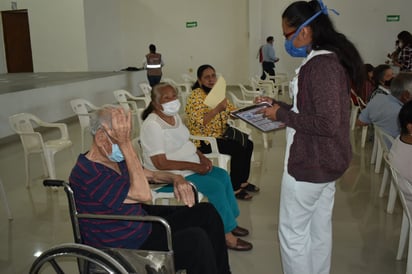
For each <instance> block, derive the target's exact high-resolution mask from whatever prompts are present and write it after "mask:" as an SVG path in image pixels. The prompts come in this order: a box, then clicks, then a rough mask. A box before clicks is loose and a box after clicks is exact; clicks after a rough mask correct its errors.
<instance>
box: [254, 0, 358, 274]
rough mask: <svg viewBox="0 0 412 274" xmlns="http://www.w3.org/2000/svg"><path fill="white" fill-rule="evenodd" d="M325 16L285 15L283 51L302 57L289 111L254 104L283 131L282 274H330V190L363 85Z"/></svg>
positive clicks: (300, 9)
mask: <svg viewBox="0 0 412 274" xmlns="http://www.w3.org/2000/svg"><path fill="white" fill-rule="evenodd" d="M328 11H329V9H327V8H326V6H325V5H324V4H323V3H322V2H321V1H316V0H314V1H309V2H306V1H298V2H294V3H292V4H290V5H289V6H288V7H287V8H286V10H285V11H284V12H283V14H282V28H283V33H284V36H285V38H286V41H285V48H286V51H287V52H288V53H289V54H290V55H291V56H292V57H306V58H305V59H304V60H303V62H302V64H301V66H300V67H299V68H298V69H297V70H296V71H297V75H296V76H295V77H294V79H293V80H292V85H291V86H290V87H291V89H292V93H293V96H294V98H293V105H287V104H285V103H282V102H278V101H275V100H273V99H271V98H268V97H264V98H258V99H257V100H256V101H257V102H259V101H268V102H270V103H271V104H272V105H273V106H272V107H268V108H266V109H264V110H263V111H262V114H263V115H264V116H265V117H268V118H270V119H272V120H278V121H282V122H283V123H285V124H286V126H287V129H286V138H287V144H286V153H285V165H284V166H285V168H284V173H283V178H282V189H281V196H280V209H279V231H278V233H279V242H280V251H281V258H282V266H283V272H284V273H286V274H290V273H296V274H297V273H299V274H301V273H305V274H314V273H316V274H319V273H323V274H324V273H329V271H330V261H331V250H332V211H333V203H334V195H335V182H336V180H337V179H338V178H339V177H340V176H342V174H343V173H344V172H345V170H346V169H347V168H348V166H349V163H350V161H351V158H352V154H351V144H350V140H349V130H350V129H349V117H350V113H349V112H350V88H351V86H355V87H362V85H363V83H362V82H363V81H362V80H363V79H364V73H363V61H362V59H361V57H360V55H359V52H358V51H357V50H356V48H355V47H354V45H353V44H352V43H351V42H350V41H349V40H348V39H347V38H346V37H345V36H344V35H343V34H341V33H338V32H337V31H336V30H335V29H334V27H333V24H332V22H331V20H330V19H329V16H328Z"/></svg>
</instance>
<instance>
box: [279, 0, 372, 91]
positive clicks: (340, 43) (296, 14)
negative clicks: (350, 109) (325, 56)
mask: <svg viewBox="0 0 412 274" xmlns="http://www.w3.org/2000/svg"><path fill="white" fill-rule="evenodd" d="M320 10H321V7H320V5H319V2H318V1H317V0H312V1H309V2H306V1H297V2H294V3H292V4H291V5H289V6H288V7H287V8H286V10H285V11H284V12H283V14H282V19H285V21H286V23H287V24H288V26H290V27H295V28H298V27H299V26H301V25H302V24H303V23H304V22H305V21H306V20H307V19H309V18H310V17H312V16H313V15H314V14H315V13H317V12H319V11H320ZM308 26H310V27H311V29H312V49H314V50H329V51H332V52H334V53H336V55H337V57H338V58H339V62H340V63H341V64H342V66H343V67H344V68H345V70H346V71H347V73H348V75H349V77H350V80H351V83H350V84H351V85H352V86H353V87H354V88H355V90H359V89H360V88H361V87H362V86H363V82H364V78H365V77H364V75H365V73H364V67H363V61H362V58H361V56H360V54H359V52H358V50H357V49H356V48H355V46H354V45H353V44H352V42H350V41H349V40H348V39H347V38H346V36H345V35H343V34H342V33H339V32H337V31H336V30H335V28H334V26H333V23H332V21H331V20H330V18H329V16H328V15H327V14H324V13H321V14H320V15H319V16H317V17H316V18H315V19H314V20H313V21H312V22H310V23H309V24H308Z"/></svg>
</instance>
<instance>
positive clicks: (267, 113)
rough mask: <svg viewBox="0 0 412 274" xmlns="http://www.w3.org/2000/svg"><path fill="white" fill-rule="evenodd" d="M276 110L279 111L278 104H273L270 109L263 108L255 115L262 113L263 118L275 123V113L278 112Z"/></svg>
mask: <svg viewBox="0 0 412 274" xmlns="http://www.w3.org/2000/svg"><path fill="white" fill-rule="evenodd" d="M278 109H280V106H279V105H278V104H274V105H273V106H271V107H266V108H263V109H261V110H259V111H257V113H262V115H263V117H266V118H268V119H270V120H272V121H276V120H277V116H276V113H277V112H278Z"/></svg>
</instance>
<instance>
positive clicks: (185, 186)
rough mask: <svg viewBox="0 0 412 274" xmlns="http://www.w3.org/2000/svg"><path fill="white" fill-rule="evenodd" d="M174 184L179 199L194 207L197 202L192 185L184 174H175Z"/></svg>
mask: <svg viewBox="0 0 412 274" xmlns="http://www.w3.org/2000/svg"><path fill="white" fill-rule="evenodd" d="M173 186H174V187H173V190H174V194H175V197H176V199H177V200H178V201H182V202H183V203H184V204H185V205H187V206H188V207H192V206H193V205H194V204H195V196H194V193H193V189H192V186H191V185H190V184H189V183H188V182H187V181H186V180H185V179H184V178H183V177H182V176H180V175H176V176H175V178H174V180H173Z"/></svg>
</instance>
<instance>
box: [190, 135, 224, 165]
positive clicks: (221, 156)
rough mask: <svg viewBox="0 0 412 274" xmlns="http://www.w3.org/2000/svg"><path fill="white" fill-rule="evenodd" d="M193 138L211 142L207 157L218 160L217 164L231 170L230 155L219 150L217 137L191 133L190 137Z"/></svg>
mask: <svg viewBox="0 0 412 274" xmlns="http://www.w3.org/2000/svg"><path fill="white" fill-rule="evenodd" d="M189 138H190V139H191V140H193V141H194V140H198V141H206V142H209V143H210V148H211V152H210V153H207V154H205V156H206V157H208V158H209V159H211V160H213V159H216V160H217V165H218V167H220V168H223V169H224V170H226V171H228V172H229V165H228V164H229V161H230V155H227V154H222V153H220V152H219V148H218V146H217V142H216V138H214V137H207V136H196V135H190V137H189Z"/></svg>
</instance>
